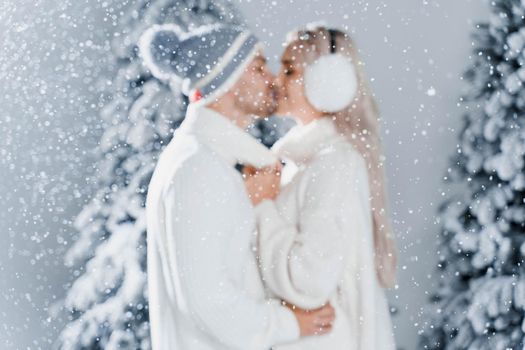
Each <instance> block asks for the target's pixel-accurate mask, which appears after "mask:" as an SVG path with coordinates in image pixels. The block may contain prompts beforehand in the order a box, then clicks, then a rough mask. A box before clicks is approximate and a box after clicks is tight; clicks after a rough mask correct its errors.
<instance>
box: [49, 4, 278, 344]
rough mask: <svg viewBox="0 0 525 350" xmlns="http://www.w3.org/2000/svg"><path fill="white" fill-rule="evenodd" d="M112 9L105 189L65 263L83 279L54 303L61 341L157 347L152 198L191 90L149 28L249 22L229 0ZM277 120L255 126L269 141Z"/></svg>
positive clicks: (103, 102)
mask: <svg viewBox="0 0 525 350" xmlns="http://www.w3.org/2000/svg"><path fill="white" fill-rule="evenodd" d="M108 11H109V12H110V13H111V14H112V15H111V16H110V17H111V18H113V20H114V24H115V26H116V27H117V30H116V32H115V34H114V36H113V37H114V39H113V40H112V42H111V43H109V44H108V45H107V46H108V51H109V53H110V55H112V57H113V59H112V61H113V62H114V63H113V64H114V71H115V72H116V73H115V76H114V77H108V78H104V79H103V80H102V82H101V84H99V85H100V86H102V88H101V91H100V96H101V97H100V104H99V105H100V106H101V117H102V119H103V122H104V124H105V125H104V130H105V132H104V133H103V135H102V138H101V140H100V142H99V147H98V149H96V150H95V152H96V154H97V157H98V158H99V159H100V161H99V163H98V164H97V170H98V174H97V176H98V180H97V187H98V188H99V190H98V192H97V193H96V194H95V195H94V196H93V198H92V200H91V201H90V202H89V204H88V205H87V206H85V208H84V209H83V210H82V211H81V212H80V214H79V215H78V217H77V218H76V220H75V223H74V226H75V229H77V230H78V237H77V239H76V242H75V243H74V245H73V246H72V247H71V248H70V249H69V251H68V253H67V255H66V264H67V265H68V266H71V268H72V269H73V271H74V277H75V278H76V279H75V280H74V281H73V282H72V284H71V286H70V287H69V288H68V291H67V295H66V298H65V299H64V300H63V301H62V302H61V303H59V304H57V305H56V306H55V311H53V315H54V316H55V317H58V316H59V315H61V313H62V314H66V317H67V319H68V323H67V325H66V327H65V328H64V329H63V331H62V332H61V334H60V336H59V339H58V340H57V343H56V347H57V348H59V349H67V350H69V349H117V348H119V349H148V348H150V343H149V327H148V302H147V287H146V282H147V278H146V223H145V210H144V205H145V199H146V193H147V186H148V183H149V180H150V178H151V175H152V173H153V169H154V167H155V164H156V160H157V158H158V155H159V153H160V152H161V151H162V149H163V147H165V146H166V145H167V144H168V143H169V142H170V140H171V137H172V135H173V131H174V130H175V129H176V128H177V127H178V126H179V125H180V123H181V122H182V120H183V118H184V114H185V111H186V106H187V99H186V98H185V97H184V96H183V95H182V94H181V92H180V90H179V87H178V86H169V84H168V83H167V82H162V81H159V80H157V79H155V78H153V77H152V76H151V74H150V73H149V72H148V71H147V70H146V69H145V67H144V65H143V62H142V60H141V58H140V57H139V56H138V51H137V45H136V44H137V41H138V39H139V37H140V35H141V34H142V33H143V32H144V30H146V29H147V28H148V27H149V26H151V25H153V24H157V23H158V24H161V23H176V24H178V25H179V26H180V27H182V28H183V29H184V30H187V31H191V30H192V29H194V28H196V27H199V26H201V25H204V24H210V23H217V22H220V23H232V24H236V25H241V26H244V25H245V23H244V20H243V19H242V18H241V16H240V15H239V13H238V12H237V10H236V9H235V7H234V6H233V5H232V3H231V1H229V0H139V1H134V2H132V3H127V2H121V3H117V2H114V3H111V2H110V3H109V4H108ZM271 129H272V128H271V127H270V128H269V127H268V122H266V124H264V125H263V127H259V128H255V129H254V133H255V134H257V136H259V137H260V138H261V139H262V140H263V141H265V142H266V143H267V144H270V143H272V142H274V141H275V138H276V137H277V136H278V134H276V132H275V130H271ZM57 309H58V310H57Z"/></svg>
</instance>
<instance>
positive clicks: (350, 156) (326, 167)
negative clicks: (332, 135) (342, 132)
mask: <svg viewBox="0 0 525 350" xmlns="http://www.w3.org/2000/svg"><path fill="white" fill-rule="evenodd" d="M364 165H365V162H364V158H363V157H362V156H361V154H360V153H359V151H357V149H356V148H355V147H354V146H353V145H352V144H351V143H350V142H349V141H347V140H344V139H339V140H337V142H334V143H333V144H331V145H330V147H327V148H325V149H323V150H322V151H321V152H319V153H318V154H317V155H316V157H314V158H313V159H312V161H311V162H310V164H309V166H308V168H309V170H310V171H314V172H323V171H328V172H331V171H344V172H348V171H351V170H355V169H356V168H359V167H362V166H364Z"/></svg>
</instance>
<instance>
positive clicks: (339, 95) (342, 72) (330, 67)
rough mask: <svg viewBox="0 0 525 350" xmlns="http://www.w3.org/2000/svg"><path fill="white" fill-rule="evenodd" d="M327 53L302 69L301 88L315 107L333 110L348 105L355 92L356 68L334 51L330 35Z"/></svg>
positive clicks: (324, 110)
mask: <svg viewBox="0 0 525 350" xmlns="http://www.w3.org/2000/svg"><path fill="white" fill-rule="evenodd" d="M330 35H331V40H330V41H331V53H330V54H327V55H323V56H321V57H319V59H317V61H315V62H314V63H312V64H310V65H308V66H307V67H306V68H305V72H304V80H303V83H304V91H305V95H306V98H307V99H308V102H310V103H311V104H312V106H314V107H315V108H316V109H318V110H320V111H322V112H327V113H335V112H338V111H340V110H342V109H344V108H345V107H348V106H349V105H350V104H351V103H352V101H353V99H354V97H355V95H356V93H357V74H356V69H355V67H354V65H353V63H352V62H351V60H350V58H349V57H347V56H345V55H342V54H340V53H335V41H334V37H333V36H332V35H334V34H333V33H332V32H330Z"/></svg>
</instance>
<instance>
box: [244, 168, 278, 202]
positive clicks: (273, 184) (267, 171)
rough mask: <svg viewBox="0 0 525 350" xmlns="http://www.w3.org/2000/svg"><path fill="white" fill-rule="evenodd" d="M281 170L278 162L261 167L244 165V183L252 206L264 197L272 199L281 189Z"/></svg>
mask: <svg viewBox="0 0 525 350" xmlns="http://www.w3.org/2000/svg"><path fill="white" fill-rule="evenodd" d="M281 170H282V165H281V164H280V163H277V164H276V165H274V166H271V167H266V168H262V169H257V168H254V167H252V166H249V165H247V166H245V167H244V169H243V178H244V184H245V186H246V190H247V192H248V196H249V197H250V200H251V201H252V204H253V205H254V206H255V205H257V204H259V203H260V202H262V201H263V200H265V199H271V200H273V199H275V198H276V197H277V195H278V194H279V192H280V190H281V186H280V183H281Z"/></svg>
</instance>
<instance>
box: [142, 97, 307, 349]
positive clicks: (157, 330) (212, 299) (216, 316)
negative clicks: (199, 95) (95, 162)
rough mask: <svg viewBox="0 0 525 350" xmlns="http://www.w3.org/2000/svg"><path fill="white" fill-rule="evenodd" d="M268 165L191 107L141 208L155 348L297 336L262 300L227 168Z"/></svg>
mask: <svg viewBox="0 0 525 350" xmlns="http://www.w3.org/2000/svg"><path fill="white" fill-rule="evenodd" d="M275 161H276V158H275V157H274V156H273V154H272V153H271V152H270V151H269V150H267V149H266V148H265V147H264V146H262V145H261V144H260V143H258V142H257V141H256V140H255V139H253V138H252V137H250V136H249V135H248V134H246V133H245V132H244V131H243V130H241V129H240V128H238V127H236V126H235V125H233V124H232V123H231V122H230V121H229V120H227V119H226V118H224V117H223V116H221V115H220V114H218V113H215V112H213V111H212V110H210V109H207V108H204V107H198V108H197V107H195V106H193V105H190V108H189V109H188V113H187V116H186V120H185V121H184V122H183V124H182V125H181V127H180V128H179V129H178V130H177V131H176V132H175V134H174V137H173V139H172V141H171V142H170V144H169V145H168V146H167V147H166V148H165V150H164V151H163V152H162V153H161V155H160V158H159V161H158V164H157V166H156V168H155V171H154V173H153V176H152V179H151V181H150V184H149V189H148V196H147V202H146V217H147V232H148V235H147V243H148V253H147V254H148V255H147V261H148V297H149V316H150V324H151V341H152V346H153V349H154V350H212V349H213V350H267V349H269V348H270V347H271V346H273V345H275V344H278V343H282V342H286V341H292V340H297V339H298V338H299V327H298V324H297V321H296V319H295V316H294V315H293V313H292V312H291V311H290V310H289V309H287V308H285V307H283V306H281V305H280V303H279V302H278V301H277V300H265V298H264V290H263V286H262V283H261V280H260V275H259V273H258V270H257V265H256V263H255V255H254V253H253V246H254V245H255V244H256V242H255V237H256V235H255V234H254V232H255V229H256V226H255V214H254V211H253V207H252V205H251V203H250V201H249V199H248V196H247V193H246V191H245V187H244V184H243V181H242V178H241V176H240V175H239V174H238V172H237V171H236V170H235V169H234V164H235V163H236V162H242V163H251V164H253V165H255V166H258V167H260V166H265V165H269V164H272V163H274V162H275Z"/></svg>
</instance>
